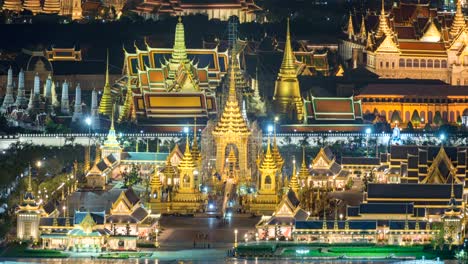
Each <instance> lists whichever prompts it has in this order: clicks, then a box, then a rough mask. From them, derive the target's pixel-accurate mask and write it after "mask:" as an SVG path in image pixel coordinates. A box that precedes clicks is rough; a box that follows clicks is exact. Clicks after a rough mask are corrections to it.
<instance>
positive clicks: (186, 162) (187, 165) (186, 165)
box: [179, 133, 196, 170]
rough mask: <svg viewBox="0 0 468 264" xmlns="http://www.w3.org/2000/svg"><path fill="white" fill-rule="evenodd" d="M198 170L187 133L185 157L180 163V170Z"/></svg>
mask: <svg viewBox="0 0 468 264" xmlns="http://www.w3.org/2000/svg"><path fill="white" fill-rule="evenodd" d="M195 168H196V165H195V162H194V161H193V157H192V153H191V152H190V143H189V137H188V133H187V140H186V142H185V152H184V157H183V158H182V160H181V161H180V164H179V170H194V169H195Z"/></svg>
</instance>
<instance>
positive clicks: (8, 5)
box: [2, 0, 23, 13]
mask: <svg viewBox="0 0 468 264" xmlns="http://www.w3.org/2000/svg"><path fill="white" fill-rule="evenodd" d="M2 10H10V11H13V12H18V13H19V12H21V11H22V10H23V6H22V3H21V0H6V1H3V6H2Z"/></svg>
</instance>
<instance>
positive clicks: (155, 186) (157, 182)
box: [150, 166, 163, 191]
mask: <svg viewBox="0 0 468 264" xmlns="http://www.w3.org/2000/svg"><path fill="white" fill-rule="evenodd" d="M150 186H151V190H152V191H155V190H160V189H161V187H162V186H163V185H162V183H161V178H160V177H159V172H158V169H157V168H156V166H154V173H153V177H151V182H150Z"/></svg>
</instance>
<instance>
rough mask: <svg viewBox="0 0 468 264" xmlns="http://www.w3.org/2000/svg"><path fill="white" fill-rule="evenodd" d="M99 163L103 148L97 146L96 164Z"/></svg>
mask: <svg viewBox="0 0 468 264" xmlns="http://www.w3.org/2000/svg"><path fill="white" fill-rule="evenodd" d="M99 161H101V148H100V147H99V144H96V154H95V157H94V164H98V163H99Z"/></svg>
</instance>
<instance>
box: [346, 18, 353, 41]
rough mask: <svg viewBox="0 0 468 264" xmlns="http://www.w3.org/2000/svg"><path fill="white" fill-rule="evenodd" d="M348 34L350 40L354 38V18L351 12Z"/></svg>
mask: <svg viewBox="0 0 468 264" xmlns="http://www.w3.org/2000/svg"><path fill="white" fill-rule="evenodd" d="M347 33H348V39H353V38H354V26H353V16H352V15H351V12H349V19H348V30H347Z"/></svg>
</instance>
